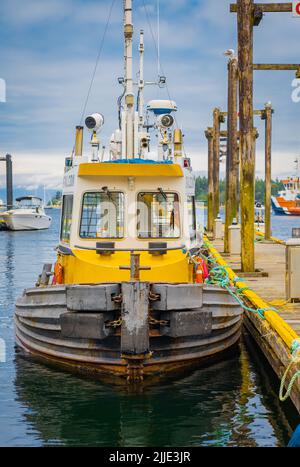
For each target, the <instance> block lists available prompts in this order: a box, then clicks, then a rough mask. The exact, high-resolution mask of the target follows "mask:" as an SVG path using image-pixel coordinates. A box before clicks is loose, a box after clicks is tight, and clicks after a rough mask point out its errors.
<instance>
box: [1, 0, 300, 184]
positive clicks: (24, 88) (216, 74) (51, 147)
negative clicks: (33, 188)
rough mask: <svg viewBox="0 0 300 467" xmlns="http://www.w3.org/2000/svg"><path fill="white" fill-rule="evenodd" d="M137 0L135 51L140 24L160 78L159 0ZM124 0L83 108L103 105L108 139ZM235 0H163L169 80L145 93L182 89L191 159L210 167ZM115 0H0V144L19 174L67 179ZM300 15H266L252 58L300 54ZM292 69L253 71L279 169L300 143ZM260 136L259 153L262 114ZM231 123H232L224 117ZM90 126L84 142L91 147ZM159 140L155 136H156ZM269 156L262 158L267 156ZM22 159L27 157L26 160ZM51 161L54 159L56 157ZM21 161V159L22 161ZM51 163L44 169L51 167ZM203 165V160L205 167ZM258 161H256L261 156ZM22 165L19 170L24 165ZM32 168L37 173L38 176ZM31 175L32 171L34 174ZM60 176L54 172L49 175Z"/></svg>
mask: <svg viewBox="0 0 300 467" xmlns="http://www.w3.org/2000/svg"><path fill="white" fill-rule="evenodd" d="M145 2H146V4H147V11H148V14H149V17H150V21H151V27H152V32H151V31H150V30H149V26H148V21H147V18H146V16H145V11H144V7H143V1H142V0H141V1H137V0H136V1H135V2H134V3H135V6H136V9H135V12H134V21H135V22H134V26H135V39H134V51H135V54H136V58H135V71H136V70H137V64H138V54H137V45H138V31H139V29H140V28H144V30H145V40H146V44H145V45H146V51H145V65H146V69H145V71H146V78H147V79H149V80H154V79H156V78H157V63H156V49H155V46H154V44H153V37H152V33H153V35H154V38H155V40H156V16H155V15H156V2H153V1H151V2H150V1H149V0H145ZM121 4H122V2H121V0H116V4H115V7H114V10H113V15H112V21H111V25H110V27H109V29H108V33H107V38H106V41H105V45H104V48H103V53H102V55H101V59H100V63H99V67H98V70H97V73H96V77H95V82H94V86H93V88H92V92H91V96H90V100H89V103H88V106H87V109H86V114H88V113H90V112H94V111H100V112H102V113H103V114H104V115H105V126H104V128H103V131H102V132H101V134H100V137H101V142H102V144H105V145H106V146H107V145H108V141H109V138H110V135H111V133H112V132H113V131H114V129H115V127H116V126H117V105H116V100H117V97H118V96H119V94H120V93H121V91H122V89H121V88H120V86H119V85H118V84H117V77H118V76H121V75H122V73H123V63H122V59H123V34H122V11H121ZM229 4H230V0H222V1H220V0H172V2H162V1H161V25H160V37H161V42H160V49H161V61H162V65H163V72H164V73H165V74H166V76H167V79H168V89H164V90H158V89H157V88H153V87H150V86H149V87H148V88H147V90H146V96H145V98H146V99H145V100H146V101H147V100H148V99H151V98H153V97H155V98H156V97H159V98H166V97H168V95H170V96H171V98H173V99H175V100H176V101H177V104H178V108H179V111H178V112H177V115H176V118H177V121H178V123H179V125H180V126H182V127H183V129H184V133H185V135H186V136H185V147H186V151H187V154H188V155H192V158H193V162H194V166H195V167H196V168H197V169H198V167H199V170H206V158H207V156H206V152H207V148H206V139H205V136H204V131H205V129H206V127H207V126H211V123H212V110H213V108H214V107H216V106H218V107H221V108H222V109H223V110H226V105H227V96H226V94H227V75H226V73H227V71H226V59H225V57H224V56H223V51H224V50H225V49H227V48H234V49H236V14H230V13H229ZM109 5H110V2H108V1H107V0H105V1H104V0H64V1H59V0H43V1H38V0H27V1H26V2H24V1H23V0H2V2H1V18H0V54H1V66H2V69H1V78H3V79H5V80H6V83H7V102H6V103H5V104H1V103H0V152H1V153H5V152H10V153H12V155H13V157H14V159H16V176H17V177H18V180H22V183H30V184H32V183H33V181H34V180H36V177H38V175H39V173H40V174H41V177H44V178H43V180H48V182H47V183H49V184H52V183H55V176H57V179H58V183H60V181H61V177H62V175H61V174H62V172H61V169H58V165H59V163H58V161H61V163H62V166H63V159H64V157H66V156H68V155H69V154H70V151H71V149H72V147H73V143H74V133H75V126H76V125H77V124H78V123H79V122H80V117H81V112H82V108H83V104H84V101H85V98H86V95H87V90H88V87H89V84H90V80H91V75H92V71H93V68H94V65H95V59H96V56H97V53H98V50H99V44H100V40H101V36H102V34H103V31H104V25H105V22H106V18H107V14H108V10H109ZM299 27H300V22H299V21H297V20H293V19H292V17H291V15H289V14H283V15H280V14H273V15H270V14H269V15H265V17H264V20H263V22H262V24H261V26H260V27H258V28H255V61H258V62H263V61H266V62H271V61H274V62H280V61H282V62H285V61H291V62H294V61H297V57H298V41H297V37H298V36H299ZM293 78H294V75H293V73H290V72H281V73H279V72H277V73H276V72H275V73H274V72H255V107H256V108H262V107H263V106H264V103H265V102H266V101H269V100H271V101H272V102H273V106H274V108H275V114H274V118H273V125H274V132H273V150H274V173H275V172H276V173H278V174H279V175H280V171H282V172H285V171H286V170H288V169H287V167H289V166H290V167H291V169H290V170H292V168H293V167H292V166H293V159H294V157H295V155H297V153H299V151H300V141H299V133H300V132H299V123H298V122H299V111H300V103H299V104H295V103H293V102H292V99H291V93H292V90H293V89H292V86H291V83H292V80H293ZM255 125H256V126H257V127H258V130H259V133H260V139H259V140H258V142H257V153H258V161H259V160H260V159H261V157H262V156H261V155H262V154H263V147H264V138H263V134H264V127H263V122H262V121H260V120H259V119H257V118H256V119H255ZM224 128H225V127H224ZM88 139H89V135H88V133H86V134H85V151H86V152H87V153H89V152H90V147H89V144H88ZM152 148H154V143H153V145H152ZM261 160H263V159H261ZM21 161H22V162H21ZM54 161H57V162H56V164H58V165H53V164H54ZM22 164H24V165H22ZM45 167H46V169H45ZM202 167H203V169H202ZM257 168H258V170H261V169H259V162H258V166H257ZM23 170H24V173H23V175H22V171H23ZM31 175H32V177H31ZM30 177H31V178H30ZM52 177H53V178H52Z"/></svg>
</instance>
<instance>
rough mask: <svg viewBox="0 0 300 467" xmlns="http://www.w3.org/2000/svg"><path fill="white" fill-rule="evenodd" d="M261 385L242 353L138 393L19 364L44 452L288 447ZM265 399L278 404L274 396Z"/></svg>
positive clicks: (19, 388) (28, 414)
mask: <svg viewBox="0 0 300 467" xmlns="http://www.w3.org/2000/svg"><path fill="white" fill-rule="evenodd" d="M239 359H240V361H239ZM258 379H259V378H257V375H256V372H255V371H253V368H252V364H250V363H249V357H248V354H247V352H246V351H245V349H244V347H243V346H242V351H241V353H240V355H239V356H236V355H235V356H234V357H228V358H227V359H226V360H225V361H222V362H219V363H217V364H215V365H212V366H210V367H208V368H204V369H202V370H197V371H195V372H193V373H189V374H188V375H185V376H183V377H182V378H180V379H176V380H174V379H172V380H167V381H166V382H165V383H164V384H161V385H160V386H157V385H154V386H151V387H147V388H144V390H143V389H142V388H141V387H140V388H139V391H138V392H130V391H132V389H131V390H130V389H129V388H128V387H127V388H126V387H116V386H110V385H106V384H103V383H100V382H98V381H93V380H85V379H81V378H75V377H74V376H72V375H71V374H66V373H63V372H58V371H56V370H55V371H54V370H52V369H49V368H48V367H45V366H42V365H39V364H32V363H31V362H30V361H28V360H25V359H23V358H22V357H19V356H17V358H16V380H15V387H16V394H17V398H18V401H19V402H20V403H21V404H22V406H23V408H25V415H24V416H25V418H26V425H28V424H29V425H31V426H32V429H33V430H34V432H36V433H37V438H38V439H37V441H38V442H40V443H41V444H43V445H56V444H58V445H66V446H70V445H80V446H84V445H86V446H87V445H88V446H122V447H125V446H143V447H145V446H156V447H157V446H161V447H163V446H276V445H281V446H282V445H286V444H287V443H288V439H285V438H286V437H287V429H286V423H287V421H286V419H285V418H284V415H283V414H282V413H280V412H279V411H276V410H274V407H271V408H270V409H269V406H270V405H269V406H268V405H267V404H266V403H265V400H264V396H261V394H262V393H263V390H265V388H263V390H262V388H261V387H260V385H261V382H260V381H259V380H258ZM268 389H269V388H268ZM268 397H269V398H271V399H272V401H274V400H276V395H275V394H274V393H273V394H272V393H270V389H269V394H268ZM275 413H276V421H275V420H273V417H274V415H273V414H275ZM278 417H279V420H278ZM289 431H291V430H289Z"/></svg>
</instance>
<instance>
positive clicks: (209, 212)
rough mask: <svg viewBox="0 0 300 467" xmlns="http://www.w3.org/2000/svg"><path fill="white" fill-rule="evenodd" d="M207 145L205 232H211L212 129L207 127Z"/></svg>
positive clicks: (212, 186) (212, 200) (212, 223)
mask: <svg viewBox="0 0 300 467" xmlns="http://www.w3.org/2000/svg"><path fill="white" fill-rule="evenodd" d="M205 136H206V138H207V143H208V196H207V230H208V232H212V231H213V228H214V179H213V173H214V147H213V144H214V141H213V137H214V129H213V128H211V127H208V128H207V130H206V131H205Z"/></svg>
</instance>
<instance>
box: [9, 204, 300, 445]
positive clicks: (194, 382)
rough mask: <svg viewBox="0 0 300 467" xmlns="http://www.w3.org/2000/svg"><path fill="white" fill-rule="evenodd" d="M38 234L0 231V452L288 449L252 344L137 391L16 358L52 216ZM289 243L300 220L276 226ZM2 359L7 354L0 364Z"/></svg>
mask: <svg viewBox="0 0 300 467" xmlns="http://www.w3.org/2000/svg"><path fill="white" fill-rule="evenodd" d="M49 214H50V215H51V216H52V217H53V224H52V226H51V228H50V229H49V230H46V231H39V232H0V345H1V349H2V352H0V356H1V359H0V445H1V446H53V445H63V446H111V447H112V446H117V447H125V446H143V447H144V446H153V447H172V446H286V445H287V443H288V441H289V439H290V437H291V435H292V432H293V430H294V428H295V427H296V425H297V424H298V423H299V421H298V419H297V416H296V415H295V413H294V411H293V409H292V407H291V406H290V405H289V404H286V405H284V406H283V405H282V404H281V403H280V402H279V400H278V382H277V381H276V380H275V378H273V375H272V373H271V372H270V370H269V368H268V366H267V365H266V363H265V361H264V359H263V357H262V355H261V354H260V353H259V351H258V350H257V348H256V347H255V346H253V344H251V340H249V339H243V342H242V343H241V345H240V349H239V351H238V352H236V354H234V355H232V356H230V357H228V358H226V359H225V360H223V361H219V362H218V363H215V364H213V365H211V366H209V367H206V368H202V369H199V370H196V371H193V372H187V373H185V374H183V375H182V376H180V377H177V378H176V379H170V380H166V381H164V382H162V383H160V384H156V385H153V386H149V387H146V388H144V389H142V390H141V391H139V392H133V391H130V390H129V389H128V388H125V387H118V386H112V385H109V384H106V383H102V382H100V381H93V380H90V379H85V378H81V377H77V376H75V375H72V374H68V373H65V372H62V371H57V370H54V369H52V368H48V367H46V366H44V365H41V364H37V363H33V362H31V361H29V360H26V359H24V358H23V357H21V356H20V355H19V354H18V352H17V351H16V349H15V345H14V329H13V309H14V303H15V301H16V298H17V297H18V296H19V295H20V294H21V293H22V290H23V289H24V288H26V287H31V286H33V285H34V284H35V282H36V279H37V276H38V274H39V273H40V272H41V268H42V264H43V263H45V262H51V261H52V262H54V260H55V250H54V248H55V245H56V244H57V240H58V231H59V216H60V212H59V210H56V209H53V210H51V212H50V211H49ZM272 221H273V235H274V236H277V237H280V238H288V237H289V236H290V235H291V229H292V227H300V218H292V217H284V218H283V217H273V218H272ZM4 350H5V353H6V355H4Z"/></svg>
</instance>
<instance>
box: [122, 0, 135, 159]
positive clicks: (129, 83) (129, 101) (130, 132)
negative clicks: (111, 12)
mask: <svg viewBox="0 0 300 467" xmlns="http://www.w3.org/2000/svg"><path fill="white" fill-rule="evenodd" d="M123 4H124V38H125V54H124V56H125V64H124V65H125V115H126V118H125V122H126V133H125V134H126V152H125V155H126V159H129V158H133V157H134V95H133V79H132V36H133V24H132V0H124V3H123ZM123 143H124V142H123Z"/></svg>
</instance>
